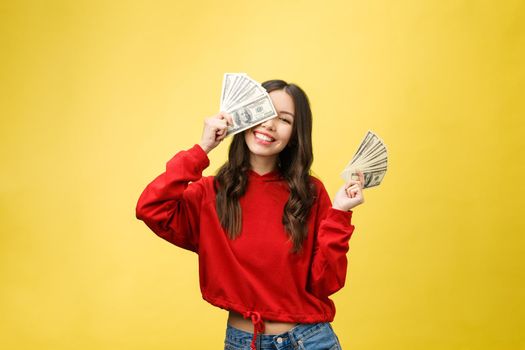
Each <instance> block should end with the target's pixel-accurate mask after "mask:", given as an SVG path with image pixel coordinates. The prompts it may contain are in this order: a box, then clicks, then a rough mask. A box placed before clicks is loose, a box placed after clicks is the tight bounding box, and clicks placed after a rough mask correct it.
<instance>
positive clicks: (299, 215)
mask: <svg viewBox="0 0 525 350" xmlns="http://www.w3.org/2000/svg"><path fill="white" fill-rule="evenodd" d="M262 86H263V87H264V88H265V89H266V91H268V93H269V92H271V91H274V90H284V91H285V92H286V93H287V94H288V95H290V97H291V98H292V99H293V102H294V105H295V113H294V122H293V129H292V135H291V137H290V140H289V142H288V144H287V146H286V147H285V148H284V149H283V150H282V151H281V153H279V159H278V164H279V170H280V172H281V175H282V176H283V178H284V179H285V180H286V181H287V183H288V186H289V188H290V196H289V197H288V201H287V203H286V205H285V207H284V211H283V218H282V223H283V225H284V227H285V229H286V232H287V233H288V236H289V237H290V239H291V240H292V243H293V249H292V251H293V252H298V251H300V250H301V247H302V244H303V241H304V239H305V238H306V236H307V234H308V223H307V219H308V215H309V214H310V209H311V207H312V204H313V202H314V188H313V184H312V183H311V181H310V167H311V165H312V161H313V152H312V111H311V110H310V103H309V101H308V97H307V96H306V94H305V93H304V91H303V90H302V89H301V88H300V87H299V86H297V85H295V84H288V83H287V82H285V81H283V80H269V81H266V82H264V83H262ZM249 169H250V150H249V149H248V146H247V145H246V142H245V141H244V135H243V133H239V134H236V135H235V136H234V137H233V140H232V142H231V144H230V149H229V154H228V161H227V162H226V163H225V164H224V165H223V166H222V167H221V168H220V169H219V171H218V173H217V175H216V176H215V180H214V185H215V190H216V192H217V196H216V201H215V205H216V208H217V214H218V216H219V220H220V222H221V225H222V227H223V229H224V230H225V231H226V233H227V235H228V237H229V238H230V239H234V238H235V237H237V236H238V235H239V233H240V232H241V229H242V227H241V225H242V211H241V206H240V205H239V199H240V198H241V197H242V196H243V195H244V193H245V191H246V185H247V182H248V170H249Z"/></svg>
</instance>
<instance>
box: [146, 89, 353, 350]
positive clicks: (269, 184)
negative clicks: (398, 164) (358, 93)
mask: <svg viewBox="0 0 525 350" xmlns="http://www.w3.org/2000/svg"><path fill="white" fill-rule="evenodd" d="M263 86H264V87H265V88H266V90H267V91H268V93H269V95H270V98H271V99H272V102H273V104H274V106H275V109H276V111H277V113H278V116H277V117H275V118H273V119H270V120H268V121H266V122H264V123H262V124H259V125H257V126H255V127H253V128H251V129H249V130H246V131H245V132H243V133H240V134H237V135H235V136H234V137H233V140H232V142H231V145H230V149H229V157H228V162H226V163H225V164H224V165H223V166H222V167H221V168H220V169H219V171H218V173H217V175H216V176H215V177H212V176H210V177H202V171H203V170H204V169H205V168H206V167H207V166H208V165H209V160H208V157H207V153H209V152H210V151H211V150H213V149H214V148H215V147H217V145H219V144H220V143H221V141H222V140H223V139H224V137H225V135H226V131H227V128H228V125H231V124H232V119H231V118H232V117H231V115H229V114H227V113H224V112H221V113H219V114H217V115H215V116H213V117H210V118H208V119H206V120H205V122H204V130H203V134H202V139H201V142H200V143H199V144H196V145H194V146H193V147H192V148H191V149H189V150H186V151H181V152H179V153H177V154H176V155H175V156H174V157H173V158H172V159H171V160H169V161H168V162H167V165H166V171H165V172H164V173H163V174H161V175H159V176H158V177H157V178H156V179H154V180H153V181H152V182H151V183H150V184H149V185H148V186H147V187H146V189H145V190H144V192H143V193H142V195H141V196H140V199H139V201H138V204H137V211H136V215H137V218H138V219H140V220H143V221H144V222H145V223H146V225H148V227H149V228H150V229H151V230H153V231H154V232H155V233H156V234H157V235H159V236H160V237H162V238H164V239H166V240H168V241H169V242H171V243H173V244H175V245H177V246H179V247H182V248H185V249H189V250H191V251H194V252H196V253H197V254H198V256H199V277H200V286H201V291H202V296H203V298H204V299H205V300H207V301H208V302H209V303H211V304H212V305H215V306H218V307H220V308H223V309H226V310H229V317H228V322H227V325H226V339H225V349H231V350H240V349H242V350H244V349H250V348H251V349H256V348H258V349H307V350H310V349H311V350H317V349H340V345H339V341H338V339H337V336H336V335H335V334H334V332H333V330H332V327H331V325H330V323H329V322H331V321H332V320H333V318H334V315H335V306H334V303H333V302H332V300H330V299H329V296H330V295H331V294H333V293H335V292H336V291H338V290H339V289H341V288H342V287H343V285H344V283H345V277H346V270H347V259H346V253H347V251H348V241H349V239H350V236H351V235H352V232H353V230H354V227H353V226H352V225H351V223H350V221H351V216H352V211H351V209H352V208H354V207H355V206H357V205H359V204H361V203H363V194H362V185H363V174H361V173H360V174H359V180H357V181H355V180H352V181H350V182H349V183H347V184H346V185H344V186H342V187H341V189H340V190H339V191H338V192H337V194H336V195H335V197H334V202H333V205H332V204H331V202H330V198H329V196H328V194H327V192H326V190H325V188H324V186H323V184H322V183H321V181H319V180H318V179H316V178H314V177H312V176H310V174H309V173H310V166H311V164H312V160H313V154H312V142H311V131H312V114H311V111H310V105H309V102H308V98H307V96H306V95H305V93H304V92H303V90H301V89H300V88H299V87H298V86H297V85H294V84H288V83H286V82H284V81H282V80H271V81H267V82H265V83H263Z"/></svg>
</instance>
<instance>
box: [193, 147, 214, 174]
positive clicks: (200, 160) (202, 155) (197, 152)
mask: <svg viewBox="0 0 525 350" xmlns="http://www.w3.org/2000/svg"><path fill="white" fill-rule="evenodd" d="M188 152H189V153H190V154H191V156H192V157H193V158H194V159H195V161H196V165H197V167H198V168H200V169H205V168H207V167H208V165H210V159H209V158H208V154H206V152H204V150H203V149H202V147H201V146H199V145H198V144H195V145H194V146H193V147H192V148H190V149H189V150H188Z"/></svg>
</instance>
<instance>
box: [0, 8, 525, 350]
mask: <svg viewBox="0 0 525 350" xmlns="http://www.w3.org/2000/svg"><path fill="white" fill-rule="evenodd" d="M524 23H525V3H524V2H523V1H522V0H515V1H511V0H508V1H467V0H429V1H417V0H412V1H408V0H402V1H387V0H371V1H337V2H335V1H322V2H319V1H284V0H282V1H247V0H246V1H222V2H219V1H216V2H215V1H201V2H189V1H156V2H154V1H146V0H144V1H136V0H135V1H100V0H99V1H87V0H85V1H16V2H14V1H13V2H2V3H1V4H0V34H1V37H0V45H1V53H0V79H1V84H0V116H1V128H0V155H1V158H0V161H1V167H2V171H1V172H0V193H1V197H0V198H1V202H0V203H1V207H0V222H1V224H0V225H1V236H0V237H1V238H0V278H1V280H0V283H1V284H0V285H1V287H0V347H1V348H2V349H42V350H44V349H53V350H59V349H126V350H127V349H137V350H138V349H158V350H160V349H220V348H222V342H223V339H224V330H225V324H226V315H227V313H226V311H224V310H221V309H218V308H215V307H212V306H211V305H209V304H207V303H206V302H204V301H203V300H202V299H201V296H200V291H199V286H198V274H197V264H196V262H197V260H196V256H195V255H193V254H192V253H190V252H186V251H182V250H181V249H178V248H176V247H174V246H172V245H170V244H168V243H166V242H165V241H163V240H161V239H159V238H157V237H156V236H155V235H154V234H153V233H152V232H151V231H149V229H148V228H147V227H146V226H145V225H144V224H143V223H142V222H140V221H137V220H136V219H135V217H134V215H135V211H134V210H135V204H136V201H137V199H138V197H139V195H140V193H141V191H142V190H143V188H144V187H145V186H146V184H147V183H149V182H150V181H151V180H152V179H153V178H154V177H155V176H157V175H158V174H160V173H161V172H162V171H163V170H164V166H165V163H166V161H167V160H169V159H170V158H171V157H172V156H173V155H174V154H175V153H176V152H177V151H178V150H181V149H185V148H189V147H191V146H192V145H193V144H194V143H196V142H198V141H199V140H200V135H201V129H202V121H203V119H204V118H205V117H207V116H209V115H212V114H214V113H216V112H217V111H218V106H219V99H220V89H221V84H222V75H223V73H224V72H247V73H248V74H249V75H250V76H252V77H253V78H255V79H256V80H259V81H263V80H266V79H272V78H282V79H285V80H288V81H292V82H296V83H297V84H299V85H300V86H302V87H303V88H304V89H305V91H306V92H307V93H308V95H309V97H310V99H311V103H312V108H313V112H314V119H315V121H314V153H315V163H314V166H313V170H314V173H315V174H316V175H317V176H319V177H320V178H321V179H322V180H323V181H324V182H325V185H326V187H327V188H328V190H329V192H330V193H332V194H333V193H334V192H335V191H336V189H337V188H338V187H339V186H340V185H341V183H342V180H341V179H340V178H339V173H340V171H341V170H342V168H343V167H344V166H345V165H346V163H347V162H348V161H349V160H350V158H351V157H352V155H353V153H354V151H355V149H356V148H357V146H358V144H359V142H360V141H361V139H362V137H363V136H364V134H365V133H366V131H367V130H368V129H372V130H374V131H375V132H377V133H378V134H379V135H380V136H381V137H382V138H383V139H384V141H385V142H386V144H387V146H388V148H389V161H390V168H389V171H388V173H387V176H386V177H385V180H384V182H383V184H382V185H381V186H380V187H378V188H374V189H370V190H367V191H366V193H365V194H366V203H365V204H364V205H363V206H362V207H359V208H357V209H356V210H355V221H354V222H355V225H356V227H357V229H356V232H355V234H354V236H353V237H352V240H351V248H350V249H351V250H350V253H349V260H350V265H349V271H348V279H347V285H346V286H345V288H344V289H343V290H342V291H340V292H339V293H337V294H336V295H335V296H334V300H335V302H336V305H337V315H336V319H335V322H334V328H335V330H336V332H337V334H338V335H339V338H340V340H341V342H342V345H343V348H345V349H354V350H369V349H370V350H374V349H425V350H426V349H525V335H524V332H523V329H524V323H525V322H524V317H525V315H524V302H523V300H524V295H525V282H524V258H523V257H524V253H525V249H524V238H523V236H524V233H525V230H524V224H523V214H524V212H523V197H524V195H525V191H524V186H523V183H522V179H523V177H524V175H525V171H524V165H523V164H524V156H523V153H524V141H523V138H524V137H525V136H524V135H525V123H524V121H523V118H524V116H525V115H524V112H525V108H524V102H523V100H524V97H525V94H524V91H525V64H524V62H525V54H524V53H525V24H524ZM226 143H228V141H227V142H226ZM226 151H227V144H223V145H221V146H220V147H219V148H218V149H216V150H215V151H214V152H213V153H212V154H211V156H210V157H211V161H212V163H211V164H212V165H211V166H210V167H209V168H208V169H207V174H212V173H213V172H214V171H215V170H216V169H217V168H218V167H219V166H220V165H221V164H222V163H223V162H224V161H225V159H226Z"/></svg>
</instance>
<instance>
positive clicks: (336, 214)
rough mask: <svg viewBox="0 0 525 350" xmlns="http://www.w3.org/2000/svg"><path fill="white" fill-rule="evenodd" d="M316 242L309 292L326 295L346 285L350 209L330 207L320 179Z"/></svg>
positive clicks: (351, 227) (350, 233)
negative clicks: (343, 209) (342, 209)
mask: <svg viewBox="0 0 525 350" xmlns="http://www.w3.org/2000/svg"><path fill="white" fill-rule="evenodd" d="M318 186H319V191H318V192H319V194H318V198H317V200H318V201H319V202H318V204H317V215H316V218H315V229H316V232H315V235H314V237H315V242H314V250H313V258H312V265H311V271H310V280H309V286H308V287H309V289H310V292H311V293H312V294H314V295H316V296H317V297H319V298H324V297H328V296H329V295H331V294H333V293H335V292H337V291H338V290H340V289H341V288H343V286H344V285H345V280H346V270H347V265H348V261H347V257H346V253H347V252H348V250H349V245H348V241H349V240H350V237H351V236H352V233H353V231H354V226H353V225H352V224H351V219H352V212H351V211H348V212H345V211H341V210H338V209H334V208H332V203H331V201H330V197H329V196H328V193H327V192H326V189H325V188H324V186H323V184H322V183H321V182H320V181H319V182H318Z"/></svg>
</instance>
